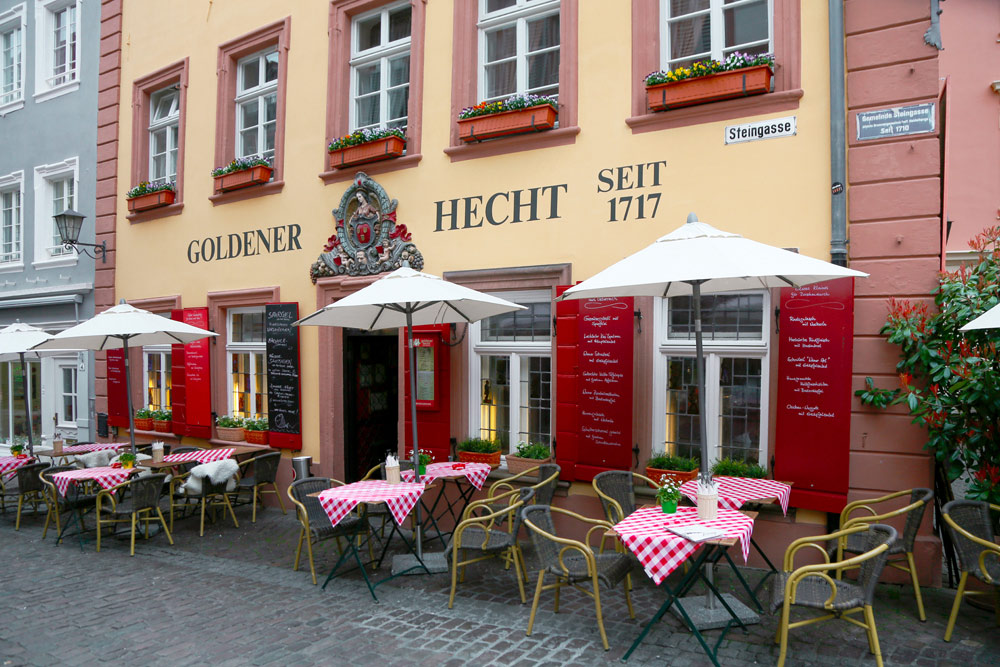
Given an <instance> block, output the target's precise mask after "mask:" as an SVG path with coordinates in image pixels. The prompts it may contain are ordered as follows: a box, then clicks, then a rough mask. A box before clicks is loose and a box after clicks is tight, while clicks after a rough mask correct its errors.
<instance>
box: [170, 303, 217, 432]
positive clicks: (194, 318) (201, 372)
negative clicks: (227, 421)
mask: <svg viewBox="0 0 1000 667" xmlns="http://www.w3.org/2000/svg"><path fill="white" fill-rule="evenodd" d="M181 317H182V318H183V321H184V322H185V323H186V324H190V325H192V326H196V327H199V328H201V329H208V308H185V309H184V310H183V311H182V312H181ZM211 345H212V338H211V337H208V338H202V339H200V340H196V341H194V342H192V343H188V344H187V345H184V346H183V348H184V434H185V435H189V436H192V437H195V438H211V437H212V373H211V367H210V365H209V359H210V357H211V354H210V353H209V351H210V349H211ZM174 347H175V349H176V347H179V346H174Z"/></svg>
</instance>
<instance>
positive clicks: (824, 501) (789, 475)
mask: <svg viewBox="0 0 1000 667" xmlns="http://www.w3.org/2000/svg"><path fill="white" fill-rule="evenodd" d="M780 307H781V315H780V321H779V330H778V335H779V343H778V410H777V424H776V432H775V455H774V477H775V479H779V480H782V481H786V482H793V485H792V496H791V503H792V505H793V506H796V507H803V508H807V509H815V510H821V511H824V512H839V511H840V510H841V509H843V507H844V504H845V502H846V498H847V484H848V465H849V455H850V428H851V359H852V350H853V341H854V339H853V331H854V279H853V278H843V279H839V280H830V281H827V282H823V283H817V284H814V285H808V286H806V287H800V288H799V289H791V288H785V289H782V290H781V306H780Z"/></svg>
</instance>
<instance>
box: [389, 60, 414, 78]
mask: <svg viewBox="0 0 1000 667" xmlns="http://www.w3.org/2000/svg"><path fill="white" fill-rule="evenodd" d="M409 81H410V56H409V55H405V56H402V57H400V58H393V59H392V60H390V61H389V85H390V86H400V85H402V84H404V83H409Z"/></svg>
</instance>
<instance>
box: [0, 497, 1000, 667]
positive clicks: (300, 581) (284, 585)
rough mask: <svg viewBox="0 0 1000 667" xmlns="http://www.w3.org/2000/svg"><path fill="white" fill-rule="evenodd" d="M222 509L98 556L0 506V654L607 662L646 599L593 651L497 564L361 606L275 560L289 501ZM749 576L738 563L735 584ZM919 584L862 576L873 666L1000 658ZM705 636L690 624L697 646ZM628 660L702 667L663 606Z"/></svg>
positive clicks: (974, 623) (640, 579)
mask: <svg viewBox="0 0 1000 667" xmlns="http://www.w3.org/2000/svg"><path fill="white" fill-rule="evenodd" d="M237 517H238V518H239V520H240V528H238V529H237V528H234V527H233V526H232V524H231V522H230V523H227V522H220V523H216V524H213V525H211V526H210V527H208V528H206V533H205V536H204V537H203V538H199V537H198V526H197V521H196V520H192V519H186V520H183V521H180V522H178V524H177V530H176V535H175V541H176V543H175V545H174V546H173V547H171V546H169V545H168V544H167V543H166V540H165V539H164V538H163V537H162V536H154V538H153V539H151V540H149V541H148V542H146V541H142V540H140V541H139V542H138V543H137V545H136V555H135V557H134V558H130V557H129V555H128V540H127V538H126V539H109V540H106V541H105V542H104V544H102V552H101V553H99V554H98V553H95V551H94V545H93V544H92V542H87V543H86V544H85V546H84V548H83V549H81V548H80V546H79V544H78V541H77V540H76V539H75V538H72V539H67V540H64V542H63V544H62V545H60V546H59V547H56V546H55V541H54V540H53V539H52V535H51V534H50V535H49V537H48V539H46V540H44V541H43V540H42V539H41V533H42V523H43V515H41V516H30V515H28V516H25V518H23V519H22V525H21V530H20V532H15V531H14V527H13V515H12V513H11V512H8V513H7V514H6V515H4V516H3V517H2V518H0V558H2V560H3V562H4V563H6V567H5V568H4V569H3V574H0V581H2V589H3V597H2V598H0V615H2V618H3V619H4V620H3V623H2V624H0V628H2V629H0V657H2V660H0V664H2V665H54V664H66V665H93V664H99V663H107V664H127V665H194V664H212V665H264V664H275V665H278V664H281V665H309V664H316V665H320V664H327V665H329V664H358V665H374V664H391V665H410V664H419V665H442V664H445V665H449V666H451V665H465V664H472V665H487V664H498V665H535V664H547V665H565V664H574V665H597V664H610V663H614V662H617V661H618V660H619V658H620V657H621V656H622V654H623V653H624V652H625V650H626V649H627V648H628V646H629V644H631V642H632V641H633V640H634V639H635V637H636V635H637V634H638V632H639V630H640V627H641V624H642V623H644V622H645V621H646V620H648V618H649V617H650V615H651V614H652V613H653V612H654V611H655V609H656V608H657V607H658V605H659V604H660V602H661V600H662V594H661V593H660V592H659V591H657V589H656V588H655V587H654V586H653V585H652V584H651V582H650V581H649V580H648V579H647V578H646V577H644V576H642V574H641V573H640V574H639V576H636V577H635V578H634V580H635V582H636V590H635V593H634V602H635V609H636V616H637V618H636V620H634V621H633V620H628V615H627V610H626V608H625V604H624V599H623V597H622V595H621V594H620V593H617V592H612V593H611V594H609V595H606V596H604V597H603V598H602V599H603V601H604V614H605V619H606V627H607V633H608V638H609V641H610V643H611V650H610V651H609V652H604V651H603V650H602V648H601V642H600V637H599V635H598V633H597V628H596V624H595V622H594V614H593V606H592V603H590V601H589V599H587V598H585V596H583V595H582V594H579V593H576V592H573V591H568V592H565V593H564V594H563V596H562V608H561V610H560V613H559V614H554V613H552V611H551V609H552V598H551V594H549V596H548V597H546V598H543V605H542V607H541V609H540V610H539V614H538V618H537V620H536V625H535V631H534V634H533V635H532V636H531V637H526V636H525V634H524V631H525V627H526V625H527V620H528V613H529V609H530V607H529V606H528V605H524V606H522V605H521V604H520V602H519V599H518V595H517V587H516V585H515V582H514V580H513V575H512V574H511V573H508V572H504V571H503V569H502V568H500V567H499V566H498V563H497V562H487V563H484V564H478V565H476V566H470V568H469V571H468V576H467V580H466V581H467V583H465V584H464V585H460V586H459V589H458V595H457V598H456V601H455V608H454V609H453V610H448V608H447V602H448V588H449V578H448V575H447V574H436V575H432V576H410V577H402V578H399V579H396V580H394V581H392V582H389V583H387V584H386V585H384V586H382V587H380V588H379V589H378V594H379V598H380V603H379V604H374V603H373V602H372V600H371V598H370V596H369V595H368V592H367V590H366V589H365V587H364V584H363V583H362V581H361V579H360V575H359V574H358V573H352V574H350V575H348V576H346V577H344V578H342V579H338V580H335V581H334V582H331V585H330V586H328V587H327V589H326V590H325V591H324V590H321V589H320V588H319V587H318V586H313V585H312V584H311V583H310V577H309V572H308V566H307V567H306V569H305V570H301V569H300V570H299V571H298V572H293V571H292V562H293V560H294V547H295V543H296V539H297V536H298V524H297V522H296V521H295V519H294V517H293V515H292V514H289V515H287V516H282V515H281V513H280V512H279V511H278V510H276V509H273V508H268V509H267V510H266V511H264V512H263V513H262V514H261V515H260V516H258V522H257V524H256V525H254V524H251V523H250V512H249V509H248V508H247V507H241V508H238V509H237ZM439 547H440V545H438V548H439ZM428 550H429V551H434V550H435V549H434V547H433V546H430V547H428ZM334 554H335V547H334V545H333V543H332V542H327V543H322V544H321V545H319V546H318V548H317V571H318V573H319V576H320V581H321V583H322V577H324V576H325V574H326V572H327V571H328V569H329V568H330V567H331V566H332V563H333V562H334V561H333V558H334ZM529 558H530V554H529ZM304 562H305V561H304ZM529 567H530V561H529ZM724 569H725V568H720V577H719V579H720V580H721V581H722V586H723V587H724V590H733V587H732V584H734V583H735V582H733V581H731V580H730V579H729V578H728V577H727V576H726V573H725V572H724ZM673 576H677V575H676V573H675V575H673ZM759 576H760V573H759V572H751V579H752V580H753V581H756V578H757V577H759ZM531 590H532V589H531V587H528V595H529V596H530V595H531ZM924 596H925V598H924V599H925V605H926V607H927V615H928V620H927V623H925V624H924V623H920V622H918V621H917V620H916V610H915V605H914V602H913V597H912V595H911V594H910V593H909V592H908V590H907V589H905V588H903V589H901V588H900V587H899V586H894V585H884V586H881V587H880V588H879V590H878V593H877V601H876V606H875V613H876V620H877V623H878V630H879V637H880V641H881V644H882V651H883V654H884V656H885V660H886V664H906V665H909V664H914V665H921V666H923V665H927V666H930V665H983V664H1000V632H998V631H997V628H996V627H995V626H994V625H993V620H994V619H993V615H992V614H991V613H989V612H986V611H983V610H979V609H975V608H972V607H969V606H965V607H964V608H963V609H962V612H961V614H960V615H959V620H958V625H957V627H956V630H955V635H954V638H953V640H952V642H951V643H950V644H946V643H944V641H943V640H942V636H943V634H944V626H945V622H946V620H947V615H948V611H949V609H950V604H951V601H952V600H953V599H954V592H953V591H950V590H940V589H924ZM529 603H530V597H529ZM775 627H776V621H775V617H774V616H772V615H770V614H765V615H764V617H763V619H762V621H761V623H760V624H757V625H752V626H750V627H749V633H748V634H742V633H741V632H740V631H738V630H736V631H733V632H731V633H730V635H729V636H728V637H727V639H726V640H725V642H724V643H723V646H722V648H721V650H720V653H719V657H720V662H721V663H722V664H723V665H752V664H765V665H766V664H774V663H775V662H776V660H777V656H778V648H777V646H776V645H774V644H773V643H772V637H773V635H774V630H775ZM717 635H718V631H710V632H708V633H707V636H708V638H709V641H712V638H713V637H715V636H717ZM629 664H632V665H647V664H649V665H652V664H657V665H662V664H670V665H702V664H710V663H709V662H708V661H707V659H706V658H705V656H704V654H703V653H702V652H701V649H700V647H699V646H698V644H697V642H696V641H695V639H694V638H693V637H692V636H691V635H690V633H688V632H686V631H685V630H683V629H682V628H681V626H680V623H679V622H678V621H677V620H676V619H675V618H673V617H672V616H671V617H669V618H667V619H665V620H664V621H663V622H662V623H661V624H660V625H659V626H658V627H657V628H655V629H654V630H653V632H652V633H651V634H650V635H649V637H648V638H647V639H646V641H645V642H644V643H643V644H642V646H641V647H640V648H639V649H638V650H637V651H636V652H635V654H634V655H633V656H632V658H631V659H630V661H629ZM788 664H790V665H821V664H822V665H829V664H838V665H874V664H875V661H874V659H873V658H872V657H871V656H870V655H869V654H868V652H867V643H866V641H865V637H864V633H863V632H862V631H861V630H860V629H859V628H856V627H854V626H852V625H850V624H847V623H843V622H828V623H824V624H821V625H819V626H812V627H810V628H806V629H800V630H798V631H794V630H793V631H792V632H791V641H790V647H789V660H788Z"/></svg>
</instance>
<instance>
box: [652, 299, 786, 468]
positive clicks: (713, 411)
mask: <svg viewBox="0 0 1000 667" xmlns="http://www.w3.org/2000/svg"><path fill="white" fill-rule="evenodd" d="M741 293H742V294H751V293H752V294H760V295H762V296H763V302H762V305H761V307H762V309H763V313H762V315H763V317H762V318H761V337H760V339H758V340H714V341H713V340H704V350H705V380H706V382H705V393H706V394H707V396H706V397H705V408H706V414H707V415H708V424H707V427H708V442H709V456H710V458H711V461H709V462H708V463H709V465H711V464H712V463H714V462H715V461H717V460H718V459H719V455H720V451H721V447H720V443H719V434H720V427H719V422H720V420H721V415H720V410H721V407H722V406H721V403H722V396H721V394H722V392H721V389H720V388H719V376H720V371H721V364H720V359H721V357H742V358H746V359H760V360H761V361H760V376H761V377H760V387H761V389H760V443H759V450H758V461H757V462H758V463H759V464H760V465H762V466H764V467H765V468H766V467H768V465H767V462H768V454H769V450H768V447H769V442H770V441H769V439H768V421H769V419H768V416H769V414H770V412H769V410H770V405H769V393H770V390H769V387H770V355H771V336H770V329H769V323H770V319H769V317H768V313H770V312H771V310H770V309H771V294H770V292H769V291H766V290H764V291H747V292H727V293H726V294H729V295H735V294H741ZM706 296H707V295H706ZM668 309H669V304H668V301H667V299H662V298H657V299H656V303H655V304H654V307H653V331H654V332H655V334H656V335H655V340H656V350H655V354H654V359H653V386H652V397H653V436H652V442H651V443H650V445H651V451H652V452H653V453H654V454H655V453H658V452H663V451H665V449H666V442H665V441H664V439H663V438H664V434H665V433H666V429H667V416H666V405H667V357H690V358H694V357H695V340H694V337H693V336H692V338H691V339H690V340H688V339H680V340H679V339H674V340H669V339H668V338H667V334H668V330H667V326H668V317H669V315H668Z"/></svg>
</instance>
